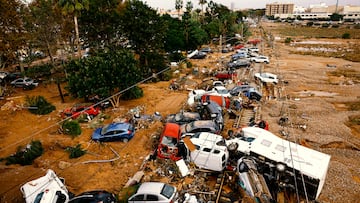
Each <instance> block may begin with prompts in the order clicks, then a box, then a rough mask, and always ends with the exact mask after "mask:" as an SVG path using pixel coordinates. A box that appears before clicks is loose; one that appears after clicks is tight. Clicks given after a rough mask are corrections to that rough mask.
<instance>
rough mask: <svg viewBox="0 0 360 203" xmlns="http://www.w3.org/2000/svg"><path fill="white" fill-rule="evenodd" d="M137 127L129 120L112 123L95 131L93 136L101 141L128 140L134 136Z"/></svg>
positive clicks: (95, 139)
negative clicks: (128, 121)
mask: <svg viewBox="0 0 360 203" xmlns="http://www.w3.org/2000/svg"><path fill="white" fill-rule="evenodd" d="M134 134H135V128H134V126H133V125H131V124H130V123H127V122H123V123H111V124H108V125H105V126H103V127H101V128H98V129H96V130H95V131H94V133H93V134H92V136H91V138H92V139H93V140H94V141H99V142H111V141H123V142H128V141H129V140H130V139H131V138H132V137H134Z"/></svg>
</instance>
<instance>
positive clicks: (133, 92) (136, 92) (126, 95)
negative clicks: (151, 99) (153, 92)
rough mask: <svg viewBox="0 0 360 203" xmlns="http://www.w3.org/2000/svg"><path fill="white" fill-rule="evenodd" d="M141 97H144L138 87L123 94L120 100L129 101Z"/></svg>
mask: <svg viewBox="0 0 360 203" xmlns="http://www.w3.org/2000/svg"><path fill="white" fill-rule="evenodd" d="M142 96H144V91H143V90H142V89H141V88H140V87H138V86H136V87H133V88H131V89H129V90H128V91H126V92H124V94H123V95H121V98H122V99H124V100H130V99H137V98H140V97H142Z"/></svg>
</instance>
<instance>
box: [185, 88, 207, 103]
mask: <svg viewBox="0 0 360 203" xmlns="http://www.w3.org/2000/svg"><path fill="white" fill-rule="evenodd" d="M205 93H206V91H205V90H202V89H197V90H191V91H190V92H189V96H188V100H187V104H188V105H189V106H192V105H194V104H195V103H196V102H200V101H201V96H203V95H204V94H205Z"/></svg>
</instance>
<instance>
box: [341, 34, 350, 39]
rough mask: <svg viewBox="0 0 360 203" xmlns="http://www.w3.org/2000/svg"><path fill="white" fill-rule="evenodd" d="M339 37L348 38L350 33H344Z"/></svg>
mask: <svg viewBox="0 0 360 203" xmlns="http://www.w3.org/2000/svg"><path fill="white" fill-rule="evenodd" d="M341 38H343V39H350V33H347V32H346V33H344V34H343V35H342V36H341Z"/></svg>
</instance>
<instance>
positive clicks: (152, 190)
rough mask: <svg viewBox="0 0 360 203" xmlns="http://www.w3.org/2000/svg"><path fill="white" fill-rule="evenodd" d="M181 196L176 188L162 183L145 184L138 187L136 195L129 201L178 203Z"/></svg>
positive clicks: (135, 202)
mask: <svg viewBox="0 0 360 203" xmlns="http://www.w3.org/2000/svg"><path fill="white" fill-rule="evenodd" d="M178 197H179V194H178V192H177V189H176V187H174V186H172V185H169V184H166V183H161V182H144V183H141V184H140V186H139V187H138V189H137V191H136V192H135V194H133V195H132V196H131V197H130V198H129V199H128V202H129V203H137V202H139V203H140V202H158V203H170V202H177V198H178Z"/></svg>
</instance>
